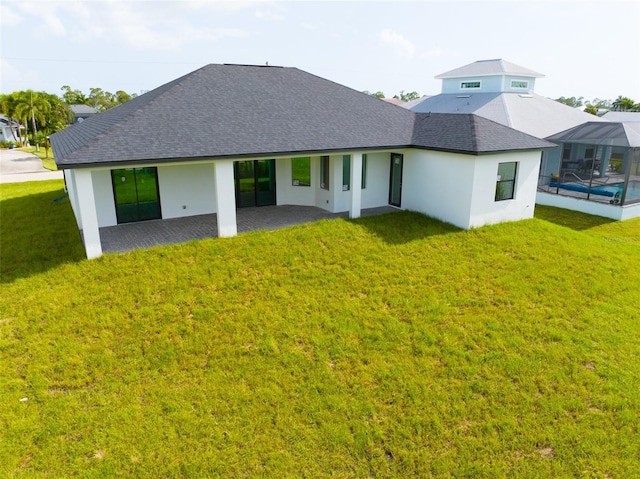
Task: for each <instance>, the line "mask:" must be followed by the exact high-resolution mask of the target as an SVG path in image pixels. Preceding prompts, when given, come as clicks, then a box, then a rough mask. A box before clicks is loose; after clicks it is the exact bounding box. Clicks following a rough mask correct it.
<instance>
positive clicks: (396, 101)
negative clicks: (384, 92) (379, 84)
mask: <svg viewBox="0 0 640 479" xmlns="http://www.w3.org/2000/svg"><path fill="white" fill-rule="evenodd" d="M382 100H383V101H386V102H387V103H391V104H392V105H404V104H406V103H407V102H406V101H404V100H401V99H400V98H383V99H382Z"/></svg>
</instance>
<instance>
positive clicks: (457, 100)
mask: <svg viewBox="0 0 640 479" xmlns="http://www.w3.org/2000/svg"><path fill="white" fill-rule="evenodd" d="M543 77H544V75H542V74H540V73H537V72H535V71H533V70H529V69H528V68H524V67H521V66H519V65H515V64H513V63H510V62H508V61H505V60H502V59H496V60H482V61H477V62H474V63H471V64H469V65H465V66H463V67H460V68H456V69H454V70H451V71H449V72H446V73H443V74H441V75H438V76H436V78H439V79H442V93H441V94H439V95H435V96H432V97H428V98H425V99H422V100H419V101H418V102H417V103H412V104H410V105H409V107H410V109H411V110H412V111H414V112H432V113H457V114H469V113H473V114H476V115H479V116H482V117H484V118H488V119H490V120H493V121H496V122H498V123H500V124H503V125H506V126H510V127H511V128H515V129H516V130H519V131H522V132H524V133H528V134H529V135H533V136H536V137H539V138H545V139H547V140H549V141H552V142H556V144H559V145H560V146H558V147H556V148H552V149H546V150H544V151H543V153H542V157H541V165H540V173H539V177H538V194H537V196H536V202H537V203H539V204H545V205H555V206H561V207H563V208H568V209H573V210H576V211H582V212H585V213H591V214H598V215H600V216H606V217H608V218H612V219H623V218H630V217H635V216H640V212H638V211H637V207H635V206H632V204H633V203H635V199H634V198H635V197H634V195H633V194H632V191H633V188H632V186H633V185H634V183H633V181H634V179H633V175H632V176H631V178H630V181H631V183H630V186H629V187H628V190H627V189H625V195H624V201H613V202H610V200H611V198H608V197H607V196H605V195H598V194H596V192H598V191H606V190H605V189H603V190H597V189H594V186H598V185H592V182H593V181H595V182H596V183H603V182H605V181H609V182H611V183H613V182H616V183H618V184H621V183H622V182H626V181H629V178H626V177H625V176H624V175H625V171H627V170H624V168H630V170H629V171H633V169H634V166H633V165H634V162H633V161H632V160H631V159H629V158H628V157H627V156H624V155H627V153H624V151H623V150H622V149H621V148H623V147H622V146H619V145H618V146H614V145H615V139H614V138H605V137H604V136H599V137H597V139H592V143H591V144H586V143H584V142H587V143H588V141H587V139H586V138H585V139H583V140H581V141H580V143H579V144H572V143H566V142H565V143H562V141H561V138H562V137H561V136H560V137H559V136H556V135H558V134H561V133H563V132H567V131H572V129H573V128H576V127H579V126H581V125H593V124H600V123H602V124H603V125H607V124H608V123H609V121H608V120H615V121H624V122H625V123H628V122H627V121H625V120H633V119H634V118H635V117H633V116H632V114H628V113H627V114H626V115H628V116H624V114H623V115H622V116H620V117H616V113H617V112H610V113H607V114H606V115H604V117H602V118H600V117H597V116H594V115H591V114H588V113H585V112H583V111H581V110H579V109H576V108H571V107H569V106H567V105H564V104H562V103H559V102H557V101H555V100H551V99H549V98H545V97H543V96H540V95H538V94H536V93H535V92H534V90H535V83H536V80H537V79H539V78H543ZM405 107H406V105H405ZM623 118H624V119H623ZM580 131H585V130H580ZM598 131H599V132H600V134H606V132H611V131H613V130H612V129H609V128H607V127H606V126H603V128H602V129H600V130H598ZM580 145H581V146H580ZM625 151H626V150H625ZM623 156H624V157H625V160H624V161H623V159H622V157H623ZM609 157H611V160H609ZM614 165H615V168H618V169H620V168H623V170H620V171H617V170H612V169H611V168H614ZM624 184H625V185H626V184H627V183H624ZM558 185H562V186H558ZM603 188H604V187H603ZM625 188H627V187H625ZM627 191H628V192H627ZM620 196H621V195H620ZM593 203H597V204H593Z"/></svg>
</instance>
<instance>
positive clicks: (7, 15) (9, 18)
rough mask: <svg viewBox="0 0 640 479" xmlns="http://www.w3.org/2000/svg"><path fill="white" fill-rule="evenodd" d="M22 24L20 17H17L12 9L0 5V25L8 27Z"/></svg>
mask: <svg viewBox="0 0 640 479" xmlns="http://www.w3.org/2000/svg"><path fill="white" fill-rule="evenodd" d="M21 22H22V17H21V16H20V15H18V14H17V13H16V11H15V9H13V8H9V7H8V6H7V5H0V25H2V26H4V27H10V26H13V25H18V24H20V23H21Z"/></svg>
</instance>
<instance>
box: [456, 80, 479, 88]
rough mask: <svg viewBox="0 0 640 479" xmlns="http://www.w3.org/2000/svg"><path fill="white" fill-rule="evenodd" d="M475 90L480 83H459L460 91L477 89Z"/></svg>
mask: <svg viewBox="0 0 640 479" xmlns="http://www.w3.org/2000/svg"><path fill="white" fill-rule="evenodd" d="M477 88H480V82H479V81H463V82H460V89H461V90H468V89H477Z"/></svg>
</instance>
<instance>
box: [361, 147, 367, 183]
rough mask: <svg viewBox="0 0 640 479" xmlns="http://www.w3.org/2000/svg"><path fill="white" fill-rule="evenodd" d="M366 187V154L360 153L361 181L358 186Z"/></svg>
mask: <svg viewBox="0 0 640 479" xmlns="http://www.w3.org/2000/svg"><path fill="white" fill-rule="evenodd" d="M366 187H367V155H362V182H361V183H360V188H362V189H363V190H364V189H365V188H366Z"/></svg>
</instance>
